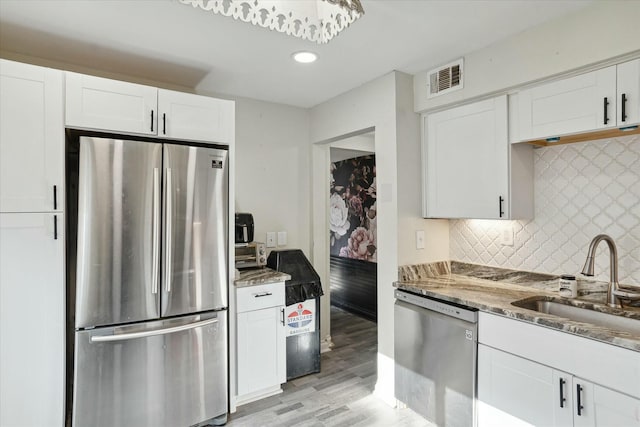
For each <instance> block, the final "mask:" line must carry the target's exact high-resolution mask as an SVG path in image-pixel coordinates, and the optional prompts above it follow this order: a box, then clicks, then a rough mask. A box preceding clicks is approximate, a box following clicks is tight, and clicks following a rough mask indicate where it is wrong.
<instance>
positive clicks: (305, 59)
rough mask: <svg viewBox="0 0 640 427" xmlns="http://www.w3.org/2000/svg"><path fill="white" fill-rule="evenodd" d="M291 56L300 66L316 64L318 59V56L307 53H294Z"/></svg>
mask: <svg viewBox="0 0 640 427" xmlns="http://www.w3.org/2000/svg"><path fill="white" fill-rule="evenodd" d="M291 56H292V57H293V59H294V60H295V61H296V62H299V63H301V64H310V63H312V62H316V59H318V55H316V54H315V53H313V52H307V51H302V52H296V53H294V54H293V55H291Z"/></svg>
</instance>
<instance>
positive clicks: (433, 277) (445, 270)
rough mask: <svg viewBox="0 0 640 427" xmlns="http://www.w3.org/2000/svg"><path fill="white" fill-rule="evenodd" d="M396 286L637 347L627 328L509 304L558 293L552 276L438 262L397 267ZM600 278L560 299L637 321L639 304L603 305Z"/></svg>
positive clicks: (639, 339) (639, 348)
mask: <svg viewBox="0 0 640 427" xmlns="http://www.w3.org/2000/svg"><path fill="white" fill-rule="evenodd" d="M399 279H400V280H399V281H398V282H396V283H394V286H395V287H397V288H398V289H402V290H406V291H409V292H413V293H417V294H422V295H426V296H429V297H433V298H438V299H441V300H444V301H450V302H454V303H457V304H461V305H465V306H468V307H474V308H477V309H479V310H481V311H484V312H488V313H493V314H498V315H502V316H506V317H511V318H513V319H517V320H522V321H525V322H529V323H534V324H537V325H540V326H544V327H547V328H551V329H556V330H559V331H562V332H566V333H570V334H574V335H578V336H581V337H584V338H589V339H594V340H597V341H602V342H605V343H608V344H613V345H616V346H619V347H623V348H627V349H630V350H634V351H637V352H640V336H639V335H635V334H632V333H629V332H624V331H620V330H614V329H610V328H605V327H599V326H595V325H592V324H589V323H583V322H576V321H572V320H568V319H566V318H562V317H559V316H555V315H551V314H545V313H540V312H537V311H533V310H528V309H525V308H521V307H517V306H515V305H512V304H511V303H512V302H514V301H518V300H522V299H525V298H530V297H533V296H545V297H555V298H562V297H560V296H559V294H558V292H557V288H558V277H557V276H552V275H547V274H538V273H529V272H522V271H515V270H506V269H498V268H493V267H486V266H480V265H474V264H465V263H459V262H455V261H453V262H451V263H449V262H441V263H434V264H424V265H415V266H403V267H400V269H399ZM606 286H607V284H606V283H602V282H586V281H580V282H579V292H578V297H577V298H572V299H569V298H562V300H563V301H564V302H566V303H568V304H570V305H574V306H578V307H587V308H591V309H594V310H596V311H603V312H609V313H614V314H617V315H621V316H626V317H630V318H633V319H638V321H640V307H627V306H625V307H624V309H623V310H619V309H613V308H610V307H608V306H606V305H605V304H604V302H605V299H606Z"/></svg>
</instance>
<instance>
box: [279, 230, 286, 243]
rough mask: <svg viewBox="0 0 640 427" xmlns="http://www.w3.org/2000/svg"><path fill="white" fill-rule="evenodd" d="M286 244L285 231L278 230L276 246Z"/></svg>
mask: <svg viewBox="0 0 640 427" xmlns="http://www.w3.org/2000/svg"><path fill="white" fill-rule="evenodd" d="M286 244H287V232H286V231H278V246H285V245H286Z"/></svg>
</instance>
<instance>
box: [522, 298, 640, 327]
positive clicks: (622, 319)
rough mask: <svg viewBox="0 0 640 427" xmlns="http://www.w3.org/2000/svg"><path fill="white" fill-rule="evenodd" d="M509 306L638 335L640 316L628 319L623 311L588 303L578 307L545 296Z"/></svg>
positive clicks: (568, 302) (565, 301) (567, 301)
mask: <svg viewBox="0 0 640 427" xmlns="http://www.w3.org/2000/svg"><path fill="white" fill-rule="evenodd" d="M511 304H512V305H515V306H516V307H520V308H526V309H527V310H533V311H537V312H539V313H545V314H551V315H554V316H558V317H563V318H565V319H569V320H573V321H576V322H584V323H590V324H592V325H596V326H601V327H605V328H609V329H614V330H618V331H624V332H629V333H631V334H634V335H640V314H638V315H635V316H634V317H629V316H630V315H632V314H631V313H627V312H625V311H623V310H619V309H611V308H609V307H606V306H600V305H596V304H590V303H589V304H588V306H586V307H578V306H576V305H572V302H571V301H569V300H563V299H560V298H553V297H545V296H537V297H531V298H526V299H523V300H519V301H514V302H512V303H511Z"/></svg>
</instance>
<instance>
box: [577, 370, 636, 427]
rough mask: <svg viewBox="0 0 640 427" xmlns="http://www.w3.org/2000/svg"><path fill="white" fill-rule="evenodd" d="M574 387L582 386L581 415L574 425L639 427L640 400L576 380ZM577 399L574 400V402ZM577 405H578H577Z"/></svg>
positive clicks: (580, 426)
mask: <svg viewBox="0 0 640 427" xmlns="http://www.w3.org/2000/svg"><path fill="white" fill-rule="evenodd" d="M574 383H575V384H576V385H575V386H574V388H575V387H577V386H578V385H580V386H581V387H582V391H581V393H582V394H581V404H582V406H583V409H581V415H578V414H577V411H574V412H575V415H574V420H575V422H574V425H575V426H576V427H578V426H579V427H582V426H598V427H639V426H640V399H636V398H633V397H631V396H628V395H626V394H622V393H619V392H617V391H613V390H610V389H608V388H606V387H602V386H600V385H598V384H592V383H590V382H589V381H586V380H583V379H581V378H574ZM576 400H577V399H574V402H575V401H576ZM576 404H577V403H576Z"/></svg>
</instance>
